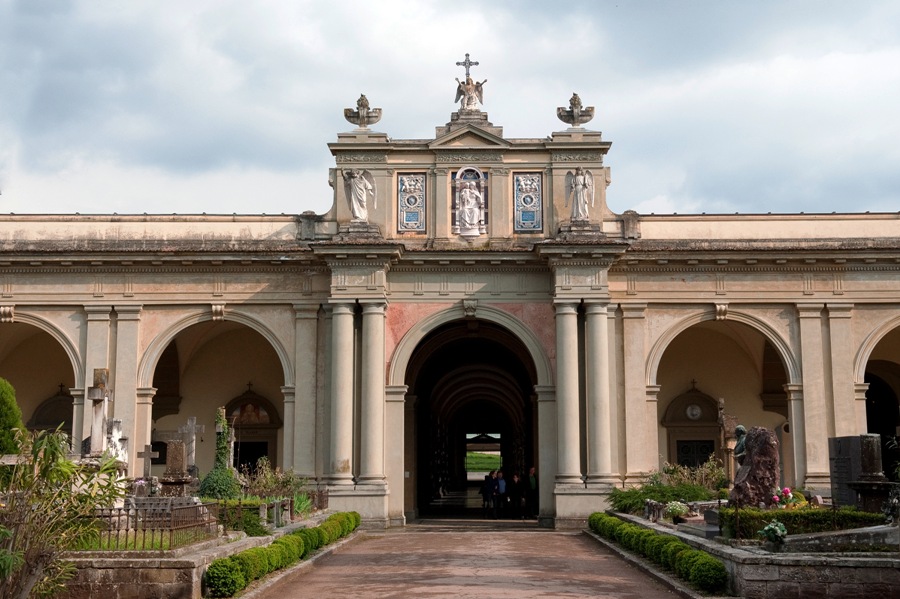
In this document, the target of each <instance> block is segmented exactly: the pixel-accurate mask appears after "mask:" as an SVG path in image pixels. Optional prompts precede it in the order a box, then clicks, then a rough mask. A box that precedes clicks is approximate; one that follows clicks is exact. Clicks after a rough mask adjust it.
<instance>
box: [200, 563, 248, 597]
mask: <svg viewBox="0 0 900 599" xmlns="http://www.w3.org/2000/svg"><path fill="white" fill-rule="evenodd" d="M206 586H207V588H208V589H209V595H210V597H231V596H233V595H234V594H235V593H237V592H238V591H240V590H242V589H244V588H246V586H247V579H246V578H245V577H244V570H243V569H242V568H241V566H240V565H239V564H238V563H237V561H236V560H234V559H233V558H231V557H225V558H222V559H217V560H215V561H213V562H212V563H211V564H210V565H209V568H207V569H206Z"/></svg>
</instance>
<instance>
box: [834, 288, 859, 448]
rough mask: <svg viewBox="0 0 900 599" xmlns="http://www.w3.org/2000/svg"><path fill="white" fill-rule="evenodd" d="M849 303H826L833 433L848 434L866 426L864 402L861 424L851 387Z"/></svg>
mask: <svg viewBox="0 0 900 599" xmlns="http://www.w3.org/2000/svg"><path fill="white" fill-rule="evenodd" d="M852 310H853V305H852V304H828V330H829V333H830V343H829V345H830V347H831V360H830V362H831V397H832V404H833V406H834V435H835V436H836V437H851V436H855V435H863V434H865V433H866V432H867V430H868V426H867V425H866V420H865V404H863V406H862V408H863V410H862V427H861V428H860V421H859V417H858V416H859V415H858V414H857V410H856V408H857V405H856V404H857V401H856V394H855V390H854V388H853V349H852V347H851V344H850V343H848V341H849V340H850V339H851V331H850V326H851V323H852V321H851V313H852Z"/></svg>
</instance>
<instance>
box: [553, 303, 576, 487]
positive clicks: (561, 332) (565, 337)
mask: <svg viewBox="0 0 900 599" xmlns="http://www.w3.org/2000/svg"><path fill="white" fill-rule="evenodd" d="M556 426H557V447H558V450H557V451H558V453H557V456H558V467H557V468H558V469H557V473H556V482H557V484H582V480H581V459H580V458H581V455H580V454H581V449H580V445H581V444H580V440H581V433H580V426H579V406H578V311H577V309H576V304H575V303H574V302H562V303H557V304H556Z"/></svg>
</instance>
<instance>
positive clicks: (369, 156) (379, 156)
mask: <svg viewBox="0 0 900 599" xmlns="http://www.w3.org/2000/svg"><path fill="white" fill-rule="evenodd" d="M335 161H336V162H338V163H342V164H346V163H352V162H387V153H385V152H341V153H340V154H338V155H336V156H335Z"/></svg>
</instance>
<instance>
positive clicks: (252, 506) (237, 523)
mask: <svg viewBox="0 0 900 599" xmlns="http://www.w3.org/2000/svg"><path fill="white" fill-rule="evenodd" d="M262 503H263V502H262V500H260V499H240V500H238V499H228V500H220V501H218V504H219V524H221V525H222V526H224V527H225V529H226V530H242V531H244V532H245V533H247V536H248V537H264V536H266V535H268V534H270V531H269V530H268V529H266V527H265V526H263V524H262V522H261V521H260V519H259V506H260V504H262Z"/></svg>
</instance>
